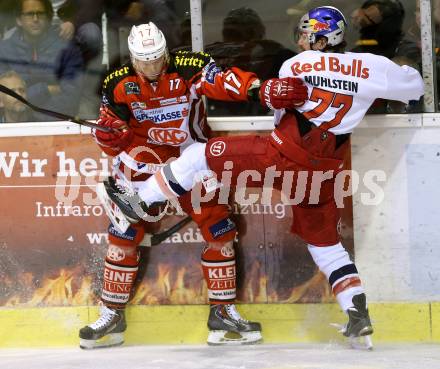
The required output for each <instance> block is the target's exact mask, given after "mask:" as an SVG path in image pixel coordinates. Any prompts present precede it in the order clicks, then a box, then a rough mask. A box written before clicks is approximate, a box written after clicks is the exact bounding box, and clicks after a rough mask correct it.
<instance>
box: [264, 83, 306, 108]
mask: <svg viewBox="0 0 440 369" xmlns="http://www.w3.org/2000/svg"><path fill="white" fill-rule="evenodd" d="M307 99H308V94H307V87H306V86H305V85H304V84H303V81H302V80H300V79H299V78H291V77H286V78H271V79H268V80H267V81H264V82H263V83H262V84H261V88H260V102H261V104H262V105H263V106H267V107H268V108H269V109H272V110H274V109H283V108H284V109H293V108H295V107H297V106H301V105H302V104H304V102H305V101H306V100H307Z"/></svg>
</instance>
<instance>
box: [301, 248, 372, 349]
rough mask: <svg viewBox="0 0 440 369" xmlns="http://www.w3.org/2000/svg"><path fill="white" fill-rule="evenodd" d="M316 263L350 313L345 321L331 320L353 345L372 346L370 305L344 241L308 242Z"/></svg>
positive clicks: (343, 307) (343, 308)
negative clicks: (328, 244)
mask: <svg viewBox="0 0 440 369" xmlns="http://www.w3.org/2000/svg"><path fill="white" fill-rule="evenodd" d="M308 249H309V252H310V254H311V255H312V257H313V260H314V261H315V263H316V265H317V266H318V267H319V268H320V270H321V271H322V272H323V273H324V274H325V275H326V277H327V279H328V281H329V283H330V286H331V287H332V291H333V294H334V295H335V297H336V300H337V301H338V303H339V305H340V306H341V309H342V310H343V311H344V312H345V313H346V314H347V315H348V323H346V324H345V325H339V324H332V325H334V326H336V327H337V328H339V331H340V332H341V333H342V334H343V335H344V336H345V337H348V338H349V343H350V345H351V347H353V348H356V349H368V350H371V349H372V348H373V343H372V340H371V334H372V333H373V326H372V324H371V320H370V316H369V313H368V308H367V300H366V296H365V293H364V289H363V288H362V286H361V280H360V277H359V274H358V271H357V268H356V266H355V264H354V263H353V262H352V261H351V260H350V257H349V255H348V253H347V251H346V250H345V249H344V247H343V246H342V244H341V243H338V244H336V245H333V246H323V247H317V246H313V245H309V246H308Z"/></svg>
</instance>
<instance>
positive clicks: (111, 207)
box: [96, 183, 131, 233]
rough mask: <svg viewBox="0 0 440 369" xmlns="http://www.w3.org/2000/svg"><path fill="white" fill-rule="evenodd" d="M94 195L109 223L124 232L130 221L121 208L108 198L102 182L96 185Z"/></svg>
mask: <svg viewBox="0 0 440 369" xmlns="http://www.w3.org/2000/svg"><path fill="white" fill-rule="evenodd" d="M96 195H97V197H98V199H99V201H100V203H101V205H102V207H103V208H104V211H105V213H106V215H107V216H108V217H109V219H110V221H111V223H112V224H113V225H114V226H115V228H116V229H117V230H118V231H119V232H120V233H125V232H126V231H127V229H128V227H130V225H131V223H130V221H129V220H128V219H127V217H126V216H125V215H124V213H123V212H122V210H121V209H120V208H119V207H118V206H117V205H116V204H115V203H114V202H113V201H112V200H111V199H110V197H109V196H108V194H107V191H106V190H105V185H104V183H98V184H97V185H96Z"/></svg>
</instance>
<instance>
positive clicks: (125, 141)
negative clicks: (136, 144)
mask: <svg viewBox="0 0 440 369" xmlns="http://www.w3.org/2000/svg"><path fill="white" fill-rule="evenodd" d="M97 123H98V124H99V125H100V126H104V127H110V128H113V131H111V132H102V131H98V130H95V131H94V133H93V134H94V136H95V138H96V141H98V143H99V144H100V145H101V146H104V147H110V148H112V149H115V150H120V151H122V150H124V149H125V148H126V147H127V146H128V145H130V143H131V141H133V137H134V133H133V130H131V129H130V128H128V127H127V123H126V122H124V121H122V120H119V119H116V118H111V117H104V118H99V119H98V121H97Z"/></svg>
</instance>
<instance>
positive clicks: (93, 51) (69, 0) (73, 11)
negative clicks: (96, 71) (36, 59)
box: [52, 0, 104, 64]
mask: <svg viewBox="0 0 440 369" xmlns="http://www.w3.org/2000/svg"><path fill="white" fill-rule="evenodd" d="M54 2H56V0H52V3H54ZM56 12H57V15H58V17H59V18H60V20H61V23H60V26H59V27H60V37H61V38H62V39H64V40H66V41H68V40H70V39H73V40H74V42H75V43H76V44H77V45H78V46H79V48H80V49H81V52H82V55H83V59H84V62H85V64H88V63H89V62H90V61H92V60H94V59H95V58H102V32H101V29H100V27H99V25H100V24H101V17H102V13H103V12H104V0H94V1H92V2H91V1H88V0H64V1H62V2H61V4H60V5H59V6H58V7H57V9H56Z"/></svg>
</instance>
